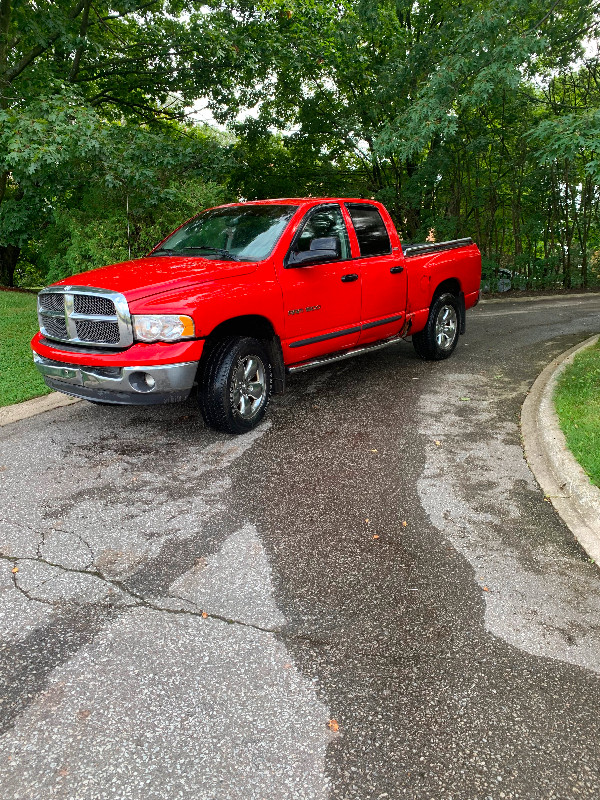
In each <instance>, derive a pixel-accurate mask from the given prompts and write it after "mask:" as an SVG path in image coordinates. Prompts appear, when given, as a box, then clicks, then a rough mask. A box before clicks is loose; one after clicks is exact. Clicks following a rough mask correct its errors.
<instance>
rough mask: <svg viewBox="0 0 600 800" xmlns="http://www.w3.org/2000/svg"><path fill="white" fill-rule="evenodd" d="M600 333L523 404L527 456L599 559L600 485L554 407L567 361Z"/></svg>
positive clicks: (547, 373)
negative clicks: (572, 448) (577, 452)
mask: <svg viewBox="0 0 600 800" xmlns="http://www.w3.org/2000/svg"><path fill="white" fill-rule="evenodd" d="M599 338H600V337H599V336H592V337H591V338H590V339H587V340H586V341H585V342H583V343H582V344H578V345H576V346H575V347H571V349H570V350H567V351H566V352H564V353H562V354H561V355H560V356H558V357H557V358H555V359H554V360H553V361H552V362H551V363H550V364H549V365H548V366H547V367H546V369H545V370H544V371H543V372H542V373H541V374H540V375H539V376H538V378H537V379H536V380H535V382H534V384H533V386H532V387H531V389H530V391H529V394H528V395H527V398H526V399H525V402H524V403H523V408H522V409H521V431H522V435H523V444H524V447H525V457H526V459H527V463H528V464H529V467H530V469H531V471H532V472H533V474H534V476H535V478H536V480H537V482H538V483H539V484H540V486H541V487H542V489H543V491H544V494H545V495H546V496H547V497H548V498H549V500H550V501H551V503H552V505H553V506H554V508H555V509H556V510H557V511H558V513H559V515H560V516H561V518H562V520H563V522H564V523H565V524H566V525H567V527H568V528H569V529H570V530H571V532H572V533H573V535H574V536H575V538H576V539H577V541H578V542H579V543H580V544H581V546H582V547H583V549H584V550H585V551H586V553H587V554H588V555H589V556H590V558H593V559H594V561H596V562H597V563H598V564H600V489H599V488H598V487H597V486H594V485H593V484H592V483H590V479H589V478H588V476H587V475H586V474H585V472H584V471H583V469H582V468H581V467H580V465H579V464H578V462H577V461H576V460H575V458H574V456H573V455H572V454H571V452H570V451H569V449H568V448H567V443H566V440H565V437H564V434H563V432H562V431H561V429H560V426H559V423H558V416H557V414H556V411H555V410H554V402H553V396H554V390H555V388H556V383H557V380H558V378H559V376H560V374H561V373H562V372H563V370H564V369H565V367H566V366H568V365H569V364H571V363H572V361H573V359H574V358H575V356H576V355H577V353H579V352H580V351H581V350H585V349H586V348H588V347H591V346H592V345H594V344H595V343H596V342H597V341H598V339H599Z"/></svg>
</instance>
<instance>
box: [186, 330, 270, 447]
mask: <svg viewBox="0 0 600 800" xmlns="http://www.w3.org/2000/svg"><path fill="white" fill-rule="evenodd" d="M271 386H272V368H271V362H270V361H269V356H268V353H267V350H266V348H265V346H264V345H263V343H262V342H261V341H260V340H258V339H252V338H250V337H247V336H237V337H232V338H229V339H224V340H223V341H222V342H219V344H218V345H217V346H216V347H215V349H214V350H213V351H212V353H211V354H210V355H209V357H208V360H207V362H206V367H205V369H204V377H203V380H202V382H201V386H200V390H199V393H198V396H199V401H200V410H201V411H202V416H203V417H204V421H205V422H206V424H207V425H209V426H210V427H211V428H216V429H217V430H221V431H227V432H228V433H248V431H251V430H252V429H253V428H255V427H256V426H257V425H258V423H259V422H260V421H261V420H262V418H263V417H264V415H265V412H266V410H267V406H268V404H269V400H270V397H271Z"/></svg>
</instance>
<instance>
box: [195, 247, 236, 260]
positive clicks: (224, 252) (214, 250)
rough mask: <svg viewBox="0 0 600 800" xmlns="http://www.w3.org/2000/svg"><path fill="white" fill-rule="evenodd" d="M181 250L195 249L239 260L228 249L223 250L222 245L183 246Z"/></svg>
mask: <svg viewBox="0 0 600 800" xmlns="http://www.w3.org/2000/svg"><path fill="white" fill-rule="evenodd" d="M182 250H196V251H199V252H201V253H214V254H215V255H217V256H221V258H228V259H229V260H231V261H239V260H240V259H239V258H238V257H237V256H234V254H233V253H230V252H229V250H225V248H222V247H183V248H182Z"/></svg>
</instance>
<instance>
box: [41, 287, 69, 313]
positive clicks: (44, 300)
mask: <svg viewBox="0 0 600 800" xmlns="http://www.w3.org/2000/svg"><path fill="white" fill-rule="evenodd" d="M40 303H41V305H42V308H44V309H45V310H48V311H61V312H62V313H63V314H64V312H65V296H64V294H62V293H61V294H57V293H56V292H52V293H51V294H50V293H48V294H43V295H41V296H40Z"/></svg>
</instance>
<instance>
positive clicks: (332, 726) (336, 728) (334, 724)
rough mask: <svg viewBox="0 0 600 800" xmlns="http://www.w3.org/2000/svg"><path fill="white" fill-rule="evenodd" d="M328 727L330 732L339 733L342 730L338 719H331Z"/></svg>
mask: <svg viewBox="0 0 600 800" xmlns="http://www.w3.org/2000/svg"><path fill="white" fill-rule="evenodd" d="M327 727H328V728H329V730H330V731H339V729H340V726H339V724H338V721H337V719H330V720H329V722H328V723H327Z"/></svg>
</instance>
